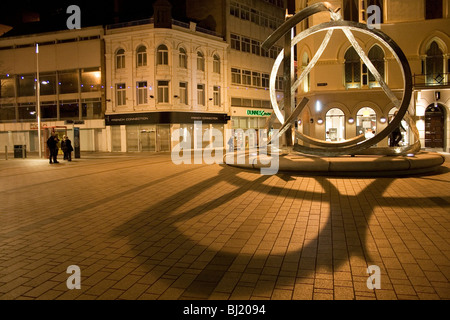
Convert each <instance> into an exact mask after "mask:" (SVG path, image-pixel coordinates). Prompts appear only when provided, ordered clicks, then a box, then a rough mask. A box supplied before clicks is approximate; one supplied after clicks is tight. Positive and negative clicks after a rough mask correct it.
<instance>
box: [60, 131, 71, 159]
mask: <svg viewBox="0 0 450 320" xmlns="http://www.w3.org/2000/svg"><path fill="white" fill-rule="evenodd" d="M61 149H62V151H63V152H64V160H67V161H72V152H73V147H72V141H70V139H69V137H68V136H64V138H63V141H62V142H61Z"/></svg>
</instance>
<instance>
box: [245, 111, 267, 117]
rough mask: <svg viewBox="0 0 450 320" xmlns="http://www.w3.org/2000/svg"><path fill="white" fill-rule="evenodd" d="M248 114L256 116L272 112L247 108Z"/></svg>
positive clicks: (265, 115) (263, 115)
mask: <svg viewBox="0 0 450 320" xmlns="http://www.w3.org/2000/svg"><path fill="white" fill-rule="evenodd" d="M247 115H248V116H257V117H270V116H271V115H272V113H270V112H267V111H264V110H247Z"/></svg>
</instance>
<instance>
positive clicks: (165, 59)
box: [156, 44, 169, 66]
mask: <svg viewBox="0 0 450 320" xmlns="http://www.w3.org/2000/svg"><path fill="white" fill-rule="evenodd" d="M156 63H157V64H158V65H165V66H167V65H168V64H169V49H167V46H165V45H164V44H162V45H160V46H159V47H158V50H157V53H156Z"/></svg>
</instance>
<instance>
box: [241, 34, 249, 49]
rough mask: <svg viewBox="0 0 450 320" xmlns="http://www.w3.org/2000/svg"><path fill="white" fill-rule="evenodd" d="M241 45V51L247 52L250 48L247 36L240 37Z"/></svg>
mask: <svg viewBox="0 0 450 320" xmlns="http://www.w3.org/2000/svg"><path fill="white" fill-rule="evenodd" d="M241 45H242V47H241V51H242V52H249V53H250V50H251V42H250V39H249V38H244V37H243V38H242V44H241Z"/></svg>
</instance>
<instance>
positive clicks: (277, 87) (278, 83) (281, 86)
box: [275, 76, 284, 91]
mask: <svg viewBox="0 0 450 320" xmlns="http://www.w3.org/2000/svg"><path fill="white" fill-rule="evenodd" d="M275 90H278V91H283V90H284V81H283V77H281V76H280V77H277V79H276V82H275Z"/></svg>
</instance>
